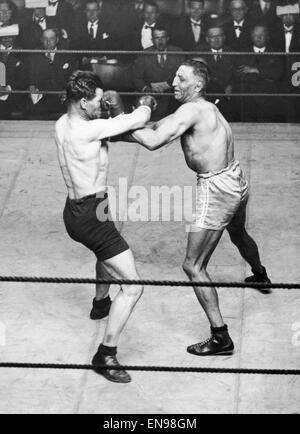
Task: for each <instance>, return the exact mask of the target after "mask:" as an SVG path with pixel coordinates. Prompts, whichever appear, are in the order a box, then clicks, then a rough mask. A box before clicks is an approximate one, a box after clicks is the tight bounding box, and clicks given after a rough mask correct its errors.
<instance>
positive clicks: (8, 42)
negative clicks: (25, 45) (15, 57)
mask: <svg viewBox="0 0 300 434" xmlns="http://www.w3.org/2000/svg"><path fill="white" fill-rule="evenodd" d="M14 41H15V37H14V36H2V38H0V44H2V45H4V47H5V48H10V47H13V45H14Z"/></svg>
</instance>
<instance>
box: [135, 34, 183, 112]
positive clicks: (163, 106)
mask: <svg viewBox="0 0 300 434" xmlns="http://www.w3.org/2000/svg"><path fill="white" fill-rule="evenodd" d="M152 41H153V46H152V47H149V48H147V49H146V51H158V52H159V54H157V55H153V54H149V55H148V56H146V55H141V56H140V57H138V58H137V59H136V61H135V62H134V65H133V82H134V85H135V89H136V90H137V91H140V92H155V93H156V92H157V93H164V92H171V91H172V82H173V79H174V76H175V72H176V71H177V69H178V67H179V66H180V64H181V63H182V62H183V61H184V56H183V55H177V54H176V55H171V54H169V53H170V52H172V51H181V50H180V48H178V47H175V46H173V45H169V36H168V31H167V29H165V28H163V27H162V26H157V27H154V29H153V30H152ZM157 100H158V108H157V110H156V113H155V116H156V117H157V118H158V119H159V118H161V117H163V116H165V115H166V114H168V113H169V110H172V107H170V105H171V102H172V101H173V98H170V97H169V96H166V97H163V96H162V97H157Z"/></svg>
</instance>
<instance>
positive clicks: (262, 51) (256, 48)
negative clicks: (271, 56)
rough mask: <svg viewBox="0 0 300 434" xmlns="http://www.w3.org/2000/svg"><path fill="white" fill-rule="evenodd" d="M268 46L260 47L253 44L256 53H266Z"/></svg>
mask: <svg viewBox="0 0 300 434" xmlns="http://www.w3.org/2000/svg"><path fill="white" fill-rule="evenodd" d="M266 48H267V47H262V48H258V47H255V46H253V50H254V53H264V52H265V51H266Z"/></svg>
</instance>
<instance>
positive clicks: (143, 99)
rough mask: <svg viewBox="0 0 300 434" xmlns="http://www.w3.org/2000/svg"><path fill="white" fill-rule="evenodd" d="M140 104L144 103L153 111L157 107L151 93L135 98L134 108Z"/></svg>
mask: <svg viewBox="0 0 300 434" xmlns="http://www.w3.org/2000/svg"><path fill="white" fill-rule="evenodd" d="M142 105H145V106H147V107H149V108H150V109H151V111H153V112H154V111H155V110H156V108H157V101H156V99H155V98H154V97H153V96H152V95H143V96H140V97H139V98H137V100H136V101H135V108H138V107H140V106H142Z"/></svg>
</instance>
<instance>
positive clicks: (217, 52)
mask: <svg viewBox="0 0 300 434" xmlns="http://www.w3.org/2000/svg"><path fill="white" fill-rule="evenodd" d="M211 51H212V53H216V54H215V55H214V59H215V61H217V59H218V56H221V55H222V53H223V50H222V48H220V50H215V49H214V48H211Z"/></svg>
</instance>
